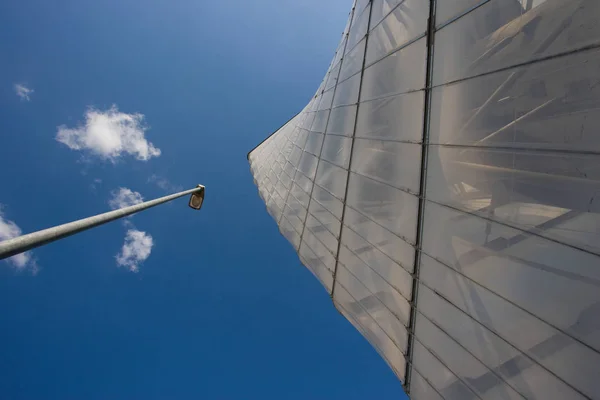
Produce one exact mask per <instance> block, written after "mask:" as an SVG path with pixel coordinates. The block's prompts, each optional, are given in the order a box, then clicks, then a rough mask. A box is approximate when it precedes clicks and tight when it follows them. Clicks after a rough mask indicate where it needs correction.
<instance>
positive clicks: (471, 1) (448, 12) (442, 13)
mask: <svg viewBox="0 0 600 400" xmlns="http://www.w3.org/2000/svg"><path fill="white" fill-rule="evenodd" d="M486 1H488V0H440V1H437V2H436V4H437V7H436V10H435V14H436V17H435V19H436V24H435V25H436V27H437V26H440V25H441V24H443V23H445V22H447V21H448V20H450V19H452V18H455V17H457V16H459V15H461V14H463V13H465V12H467V11H469V10H470V9H471V8H473V7H475V6H477V5H479V4H481V3H485V2H486Z"/></svg>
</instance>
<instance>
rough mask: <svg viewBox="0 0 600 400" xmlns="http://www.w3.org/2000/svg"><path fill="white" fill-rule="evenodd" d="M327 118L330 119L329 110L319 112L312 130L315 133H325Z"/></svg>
mask: <svg viewBox="0 0 600 400" xmlns="http://www.w3.org/2000/svg"><path fill="white" fill-rule="evenodd" d="M327 117H329V110H323V111H319V112H317V116H316V117H315V121H314V122H313V126H312V129H311V130H312V131H313V132H320V133H323V132H325V127H326V125H327Z"/></svg>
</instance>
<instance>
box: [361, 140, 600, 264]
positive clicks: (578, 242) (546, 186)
mask: <svg viewBox="0 0 600 400" xmlns="http://www.w3.org/2000/svg"><path fill="white" fill-rule="evenodd" d="M355 147H356V146H355ZM355 153H356V150H355ZM599 164H600V157H599V156H598V155H583V154H577V153H557V152H542V151H527V150H512V151H510V150H489V149H473V148H468V149H465V148H462V149H461V148H457V147H442V146H432V147H431V149H430V152H429V168H428V180H429V182H430V183H431V184H430V185H427V188H428V189H427V197H428V198H430V199H432V200H435V201H436V202H440V203H444V204H450V205H452V206H453V207H456V208H459V209H463V210H465V211H469V212H473V213H476V214H478V215H481V216H484V217H486V218H490V219H492V220H496V221H500V222H504V223H507V224H510V225H512V226H516V227H518V228H520V229H523V230H525V231H528V232H530V233H535V234H538V235H541V236H544V237H547V238H550V239H553V240H556V241H559V242H561V243H566V244H569V245H573V246H576V247H578V248H582V249H586V250H589V251H591V252H594V253H596V254H597V253H600V202H596V201H594V200H595V198H596V196H597V195H598V193H600V170H599V169H598V165H599ZM515 235H516V233H515ZM527 236H531V235H527ZM527 242H530V240H528V241H527ZM546 247H549V245H547V246H546ZM553 248H554V249H556V250H555V251H559V249H562V247H560V246H558V245H556V246H553Z"/></svg>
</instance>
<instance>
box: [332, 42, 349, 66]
mask: <svg viewBox="0 0 600 400" xmlns="http://www.w3.org/2000/svg"><path fill="white" fill-rule="evenodd" d="M345 44H346V36H344V38H343V39H342V42H341V43H340V45H339V47H338V49H337V51H336V53H335V58H334V59H333V65H338V64H339V62H340V60H341V59H342V54H343V53H344V46H345ZM338 67H339V65H338Z"/></svg>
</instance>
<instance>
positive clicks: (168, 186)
mask: <svg viewBox="0 0 600 400" xmlns="http://www.w3.org/2000/svg"><path fill="white" fill-rule="evenodd" d="M148 182H150V183H154V184H155V185H156V186H158V187H159V188H160V189H162V190H164V191H167V192H180V191H182V190H183V187H181V186H179V185H173V184H172V183H171V182H169V180H168V179H167V178H164V177H162V176H159V175H156V174H152V175H151V176H150V177H149V178H148Z"/></svg>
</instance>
